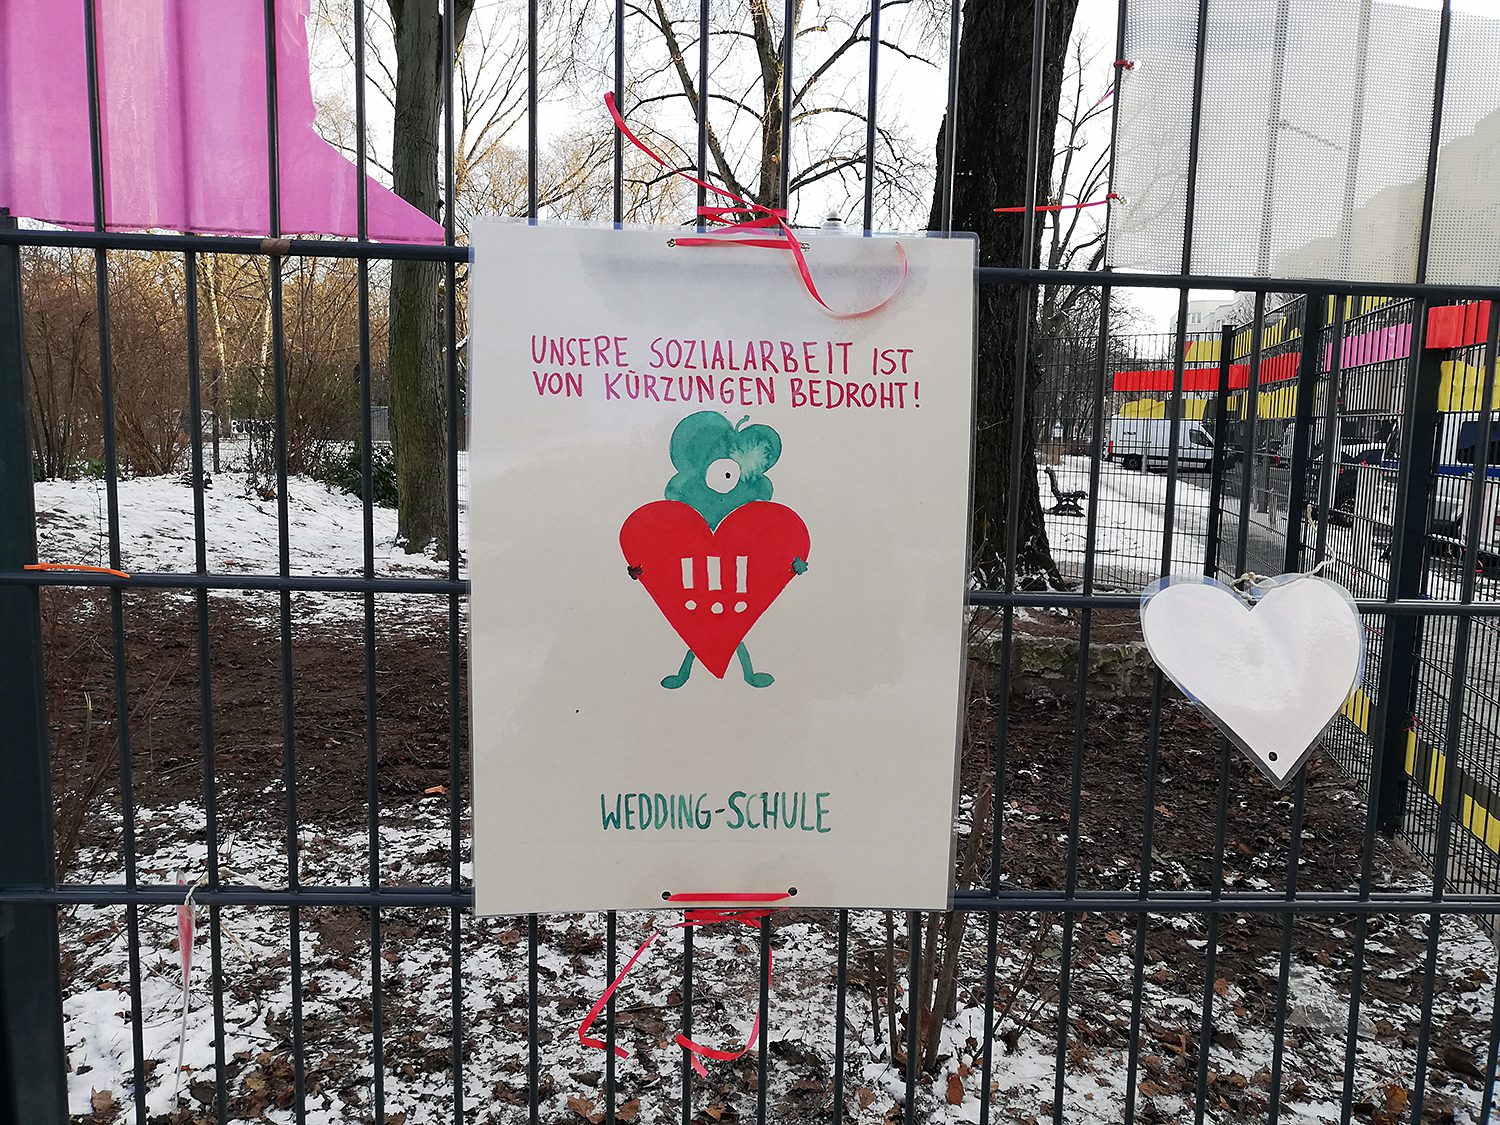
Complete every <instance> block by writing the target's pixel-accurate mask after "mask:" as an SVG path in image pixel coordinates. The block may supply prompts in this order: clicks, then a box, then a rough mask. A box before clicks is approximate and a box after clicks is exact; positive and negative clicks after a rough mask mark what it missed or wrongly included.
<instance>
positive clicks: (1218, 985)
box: [1214, 977, 1229, 996]
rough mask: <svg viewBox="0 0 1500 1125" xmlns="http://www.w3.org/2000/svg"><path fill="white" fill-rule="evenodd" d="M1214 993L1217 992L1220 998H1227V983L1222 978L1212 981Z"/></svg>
mask: <svg viewBox="0 0 1500 1125" xmlns="http://www.w3.org/2000/svg"><path fill="white" fill-rule="evenodd" d="M1214 991H1215V992H1217V993H1218V994H1219V995H1220V996H1228V995H1229V981H1228V980H1226V979H1225V978H1224V977H1220V978H1219V979H1218V980H1216V981H1214Z"/></svg>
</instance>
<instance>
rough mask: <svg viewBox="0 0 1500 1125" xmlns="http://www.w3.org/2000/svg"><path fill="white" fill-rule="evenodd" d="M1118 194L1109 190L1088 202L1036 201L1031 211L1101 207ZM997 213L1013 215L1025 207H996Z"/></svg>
mask: <svg viewBox="0 0 1500 1125" xmlns="http://www.w3.org/2000/svg"><path fill="white" fill-rule="evenodd" d="M1119 201H1120V196H1119V194H1117V193H1116V192H1110V193H1109V194H1108V195H1106V196H1105V197H1104V198H1103V199H1094V200H1090V201H1089V202H1088V203H1046V204H1042V203H1038V204H1037V205H1036V206H1035V207H1033V208H1032V210H1033V211H1077V210H1078V209H1079V208H1082V207H1103V206H1104V205H1105V204H1106V203H1118V202H1119ZM994 210H995V214H997V215H1014V214H1017V213H1019V212H1021V211H1024V210H1026V208H1025V207H996V208H995V209H994Z"/></svg>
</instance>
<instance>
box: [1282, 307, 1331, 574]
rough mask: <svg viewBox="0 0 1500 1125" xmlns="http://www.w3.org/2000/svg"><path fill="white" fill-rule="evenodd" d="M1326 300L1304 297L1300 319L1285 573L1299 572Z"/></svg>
mask: <svg viewBox="0 0 1500 1125" xmlns="http://www.w3.org/2000/svg"><path fill="white" fill-rule="evenodd" d="M1327 299H1328V297H1327V294H1325V293H1320V292H1311V293H1308V295H1307V305H1306V308H1307V314H1306V315H1305V316H1304V317H1303V318H1302V319H1303V325H1302V351H1301V354H1300V355H1299V357H1298V363H1297V390H1296V395H1297V405H1296V414H1295V417H1294V418H1293V428H1292V477H1291V480H1290V481H1289V482H1288V484H1287V513H1286V555H1285V558H1284V559H1283V560H1282V563H1283V568H1284V569H1285V570H1286V571H1287V572H1288V573H1290V572H1291V571H1294V570H1300V569H1301V568H1302V544H1303V536H1304V534H1305V531H1306V527H1307V454H1308V446H1309V445H1310V444H1311V439H1312V418H1313V399H1314V398H1315V397H1316V395H1317V389H1318V366H1319V362H1320V359H1321V357H1320V355H1319V352H1320V351H1321V350H1322V349H1321V347H1320V345H1321V344H1322V341H1323V305H1324V302H1325V301H1327ZM1325 446H1326V443H1325Z"/></svg>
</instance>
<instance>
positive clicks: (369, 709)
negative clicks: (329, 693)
mask: <svg viewBox="0 0 1500 1125" xmlns="http://www.w3.org/2000/svg"><path fill="white" fill-rule="evenodd" d="M444 7H445V8H446V7H447V5H444ZM365 129H366V117H365V4H364V0H354V132H355V138H354V141H355V172H356V175H355V189H354V191H355V227H356V231H357V233H358V235H359V240H360V241H361V242H364V241H366V240H367V239H368V238H369V237H370V226H369V213H370V201H369V188H368V185H367V182H366V180H365V168H366V163H367V159H368V157H367V147H366V146H367V141H366V136H365ZM357 270H358V282H359V302H358V303H359V309H358V318H359V445H360V524H361V533H362V534H361V537H362V539H363V548H364V551H363V554H364V557H363V560H362V566H361V573H362V574H363V575H364V576H365V578H366V579H372V578H374V577H375V436H374V428H373V421H372V414H373V412H374V405H373V400H372V394H371V386H370V262H369V260H368V259H367V258H360V259H359V262H358V266H357ZM362 601H363V603H364V604H363V607H362V608H363V618H364V622H363V624H364V637H363V640H364V644H363V648H364V653H363V656H364V675H365V683H364V687H365V700H364V702H365V801H366V803H367V805H368V806H369V807H368V810H367V818H366V847H367V848H368V849H369V856H368V861H369V865H368V876H367V877H368V879H369V882H370V888H371V889H372V890H375V889H378V888H379V887H380V720H379V716H378V714H377V710H378V708H377V700H378V699H379V689H378V687H377V679H376V674H375V663H376V661H375V658H376V652H375V595H374V594H373V593H371V592H370V591H369V590H366V591H365V593H364V597H363V598H362ZM380 922H381V919H380V908H379V907H375V908H373V909H372V910H371V911H370V931H369V932H370V1055H371V1072H372V1076H373V1079H374V1082H373V1088H372V1095H373V1102H374V1110H375V1120H376V1121H384V1120H385V1119H386V1112H385V1003H384V977H383V973H382V967H383V965H384V963H385V962H384V959H383V958H382V957H381V942H382V938H381V929H380Z"/></svg>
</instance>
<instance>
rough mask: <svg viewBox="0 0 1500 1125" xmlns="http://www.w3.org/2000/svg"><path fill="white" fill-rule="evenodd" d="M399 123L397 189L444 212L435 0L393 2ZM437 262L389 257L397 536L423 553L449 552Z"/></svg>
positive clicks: (422, 207)
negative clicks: (440, 205)
mask: <svg viewBox="0 0 1500 1125" xmlns="http://www.w3.org/2000/svg"><path fill="white" fill-rule="evenodd" d="M391 14H392V15H393V16H394V17H395V21H394V22H395V32H396V120H395V132H394V137H393V140H394V144H393V146H392V156H391V174H392V175H391V180H392V186H393V187H394V188H395V189H396V194H398V195H399V196H401V198H403V199H405V200H406V201H407V202H408V203H410V204H411V205H412V206H413V207H415V208H417V209H418V210H419V211H421V212H422V213H424V214H426V215H430V216H431V217H432V218H434V219H436V218H438V117H439V112H438V111H439V106H440V105H441V98H440V93H441V90H440V86H439V81H440V75H441V72H440V63H441V60H442V57H443V56H442V43H443V21H442V18H441V15H440V13H439V8H438V3H437V0H393V2H392V4H391ZM440 281H441V273H440V268H439V266H438V263H436V262H406V261H395V262H392V263H391V305H390V331H389V337H390V353H389V363H390V421H391V448H392V452H393V453H394V455H395V462H396V492H397V497H398V499H397V503H398V506H399V516H398V521H397V534H398V535H399V536H400V538H401V539H402V540H403V541H404V544H405V547H406V550H407V551H408V552H409V553H412V554H415V553H417V552H419V551H424V550H426V549H427V548H428V547H429V546H431V545H433V544H436V545H437V550H438V555H439V557H446V551H447V537H446V529H447V524H448V490H447V487H446V486H447V472H446V467H447V459H448V458H447V454H448V438H447V427H446V424H445V422H446V407H447V404H446V401H445V396H444V390H443V388H444V379H443V361H442V344H441V324H442V319H441V315H440V309H439V303H438V302H439V285H440Z"/></svg>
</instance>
